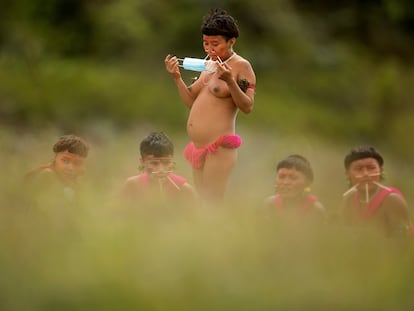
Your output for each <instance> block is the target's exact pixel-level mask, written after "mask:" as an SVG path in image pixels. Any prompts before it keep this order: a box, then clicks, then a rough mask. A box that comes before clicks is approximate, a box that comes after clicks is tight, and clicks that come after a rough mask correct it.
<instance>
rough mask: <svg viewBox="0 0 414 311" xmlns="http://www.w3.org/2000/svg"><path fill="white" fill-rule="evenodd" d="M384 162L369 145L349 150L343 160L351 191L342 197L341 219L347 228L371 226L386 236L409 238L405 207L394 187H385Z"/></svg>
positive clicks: (410, 225) (407, 214)
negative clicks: (405, 236) (406, 236)
mask: <svg viewBox="0 0 414 311" xmlns="http://www.w3.org/2000/svg"><path fill="white" fill-rule="evenodd" d="M383 165H384V159H383V157H382V156H381V154H380V153H379V152H378V151H377V150H376V149H375V148H374V147H370V146H362V147H356V148H354V149H352V150H351V151H350V152H349V153H348V154H347V155H346V156H345V159H344V166H345V173H346V176H347V178H348V180H349V184H350V186H351V188H350V189H349V190H347V191H346V192H345V193H344V194H343V202H342V208H341V218H342V220H343V222H344V223H345V224H346V225H350V226H362V227H368V226H370V227H371V226H373V227H375V228H379V229H380V230H381V231H382V232H383V233H385V235H386V236H398V235H412V232H413V225H412V222H411V220H410V216H409V211H408V205H407V202H406V201H405V199H404V196H403V194H402V193H401V191H399V190H398V189H397V188H394V187H389V186H385V185H383V184H382V181H383V173H384V169H383Z"/></svg>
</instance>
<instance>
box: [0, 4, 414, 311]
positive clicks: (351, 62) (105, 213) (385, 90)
mask: <svg viewBox="0 0 414 311" xmlns="http://www.w3.org/2000/svg"><path fill="white" fill-rule="evenodd" d="M216 6H220V7H222V8H225V9H227V10H228V11H229V12H230V13H231V14H233V15H234V16H235V17H236V18H237V20H238V21H239V26H240V30H241V36H240V38H239V39H238V41H237V44H236V46H235V50H236V52H237V53H239V54H241V55H242V56H244V57H246V58H247V59H249V60H250V61H251V63H252V65H253V67H254V68H255V71H256V74H257V81H258V82H257V96H256V102H255V108H254V110H253V112H252V113H251V114H250V115H248V116H245V115H242V114H240V115H239V120H238V129H237V131H238V133H240V134H241V135H242V137H243V141H244V142H243V146H242V148H241V149H240V151H239V161H238V163H237V166H236V168H235V172H234V174H233V176H232V180H231V184H230V189H229V195H228V198H227V200H226V204H225V205H223V206H220V207H218V208H217V209H213V210H207V211H206V210H190V211H188V210H180V209H177V210H174V211H172V212H171V211H165V210H158V209H154V210H153V211H151V212H148V213H145V212H142V211H140V212H139V211H136V212H132V213H126V214H125V213H124V212H121V211H119V209H118V208H119V204H118V202H117V201H116V200H115V199H114V194H115V193H116V191H117V189H118V187H119V186H120V185H121V183H122V182H123V181H124V180H125V178H126V177H128V176H130V175H132V174H136V168H137V163H136V160H137V157H138V141H139V140H140V139H141V138H142V137H143V136H144V135H146V134H147V133H148V132H149V131H152V130H163V131H166V132H167V133H168V134H169V135H170V136H171V137H172V139H173V141H174V143H175V145H176V160H177V171H178V172H179V173H180V174H182V175H184V176H186V177H187V178H188V179H190V180H191V173H190V168H189V166H188V165H187V163H185V162H184V160H183V159H182V157H181V151H182V150H183V148H184V145H185V144H186V143H187V138H186V135H185V120H186V117H187V111H186V108H185V107H184V105H183V104H182V103H181V101H180V99H179V97H178V95H177V92H176V90H175V87H174V84H173V82H172V81H171V79H170V77H168V76H167V74H166V73H165V70H164V66H163V59H164V57H165V55H166V54H167V53H174V54H176V55H178V56H181V57H184V56H193V57H203V56H204V55H203V51H202V48H201V39H200V33H199V25H200V22H201V17H202V16H203V15H204V14H205V13H206V12H207V11H208V9H209V8H210V7H216ZM413 23H414V7H413V4H412V2H411V1H408V0H407V1H402V0H395V1H392V0H382V1H345V0H343V1H336V2H335V4H333V2H331V1H320V0H318V1H316V0H309V1H305V0H296V1H287V0H279V1H266V0H262V1H256V2H251V1H244V0H239V1H231V0H227V1H198V2H197V3H195V2H194V1H189V0H177V1H166V0H165V1H162V0H156V1H145V0H141V1H129V0H122V1H111V0H108V1H82V0H71V1H70V0H43V1H30V0H19V1H12V0H4V1H2V9H1V10H0V121H1V126H0V145H1V147H2V148H1V151H0V162H1V163H2V164H3V178H2V181H1V184H0V188H1V190H0V193H1V196H0V207H1V217H0V228H1V231H2V233H3V234H2V235H1V243H2V245H3V247H2V250H1V252H0V271H1V272H2V275H3V277H2V281H1V282H0V286H1V291H0V292H1V294H0V295H1V299H0V309H2V310H95V309H96V310H98V309H99V310H113V309H145V310H164V309H166V308H169V309H173V310H174V309H176V310H183V309H187V310H194V309H196V310H200V309H205V310H217V309H226V310H229V309H241V310H252V309H254V310H256V309H258V310H268V309H272V310H273V309H276V308H280V309H289V310H291V309H307V310H308V309H310V310H320V309H326V310H328V309H329V310H332V309H335V310H338V309H339V310H354V309H361V310H390V309H398V310H411V309H412V308H413V306H414V299H413V297H412V292H413V286H412V281H411V279H410V276H411V275H412V274H413V271H412V270H413V268H412V267H413V265H412V262H413V257H414V251H413V249H412V246H411V245H406V244H405V243H403V242H400V241H388V240H386V241H384V240H383V239H381V238H379V237H377V236H375V235H372V236H370V235H368V236H366V237H365V238H358V237H357V236H355V235H353V234H350V233H349V232H344V231H343V230H342V228H340V227H338V226H336V225H335V223H333V224H332V226H329V227H326V228H315V227H312V228H308V227H303V228H302V227H297V226H293V227H291V226H289V224H283V223H275V222H270V223H269V222H266V221H264V220H263V219H262V218H261V217H260V216H259V215H260V213H258V211H259V210H260V207H261V202H262V200H263V199H264V197H265V196H267V195H270V194H271V193H272V192H273V190H274V189H273V178H274V167H275V165H276V162H277V161H279V160H280V159H281V158H283V157H285V156H286V155H288V154H290V153H302V154H303V155H305V156H306V157H308V158H309V160H310V161H311V163H312V165H313V167H314V171H315V176H316V179H315V183H314V185H313V191H314V192H315V193H316V194H317V195H318V196H319V197H320V199H321V201H322V202H323V203H324V204H325V205H326V207H327V209H328V212H329V214H330V215H331V216H332V218H334V215H335V212H336V208H337V204H338V202H339V200H340V198H341V193H343V192H344V191H345V190H346V188H347V183H346V181H345V178H344V172H343V166H342V160H343V157H344V155H345V154H346V153H347V152H348V150H349V149H350V148H351V147H353V146H354V145H356V144H362V143H364V144H372V145H375V146H377V147H378V148H379V149H380V151H381V152H383V154H384V157H385V170H386V183H387V184H390V185H393V186H397V187H399V188H400V189H401V190H402V191H403V192H404V193H405V194H406V196H407V199H408V201H409V202H414V191H413V189H414V181H413V180H412V176H411V175H412V171H413V168H414V166H413V164H412V160H411V159H412V158H413V156H414V146H413V144H412V143H411V135H412V133H413V132H414V122H413V121H414V120H413V118H414V114H413V113H412V112H413V111H412V110H413V105H412V102H413V99H414V92H413V90H412V86H413V85H414V72H413V71H414V69H413V68H414V67H413V55H414V53H413V52H414V43H413V40H414V39H413V38H414V35H413V29H414V28H413V27H412V26H413ZM183 74H184V78H185V79H186V81H188V82H190V81H191V78H192V76H194V74H193V73H191V72H184V73H183ZM68 132H73V133H76V134H78V135H81V136H84V137H85V138H86V139H87V140H88V141H90V142H91V145H92V149H91V154H90V157H89V163H88V173H87V176H85V180H84V182H85V185H86V186H87V189H88V191H87V192H86V196H85V197H84V198H83V201H81V202H80V203H79V205H78V206H77V207H76V208H74V209H71V210H65V209H63V208H62V209H58V208H57V209H56V210H42V209H40V210H37V209H34V210H32V209H27V206H26V202H25V200H24V199H25V196H24V195H23V194H24V193H25V188H24V186H23V185H22V183H21V179H22V176H23V175H24V173H25V172H27V171H28V170H29V169H31V168H32V167H34V166H36V165H37V164H40V163H44V162H47V161H48V160H49V159H51V157H52V154H51V153H52V152H51V146H52V145H53V143H54V142H55V140H56V138H57V137H58V136H59V135H61V134H63V133H68ZM252 181H254V182H252Z"/></svg>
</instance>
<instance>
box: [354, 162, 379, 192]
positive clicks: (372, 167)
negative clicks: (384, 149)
mask: <svg viewBox="0 0 414 311" xmlns="http://www.w3.org/2000/svg"><path fill="white" fill-rule="evenodd" d="M381 174H382V168H381V167H380V165H379V164H378V161H377V160H376V159H374V158H365V159H360V160H356V161H354V162H352V163H351V165H350V166H349V168H348V171H347V176H348V178H349V180H350V182H351V184H352V185H353V186H354V185H356V184H359V186H358V188H360V190H364V189H365V187H366V186H365V185H368V188H369V189H370V190H371V189H373V188H376V185H375V182H379V181H380V180H381Z"/></svg>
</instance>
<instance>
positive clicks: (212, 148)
mask: <svg viewBox="0 0 414 311" xmlns="http://www.w3.org/2000/svg"><path fill="white" fill-rule="evenodd" d="M241 143H242V140H241V137H240V136H239V135H221V136H220V137H219V138H218V139H217V140H216V141H215V142H214V143H212V144H211V145H208V146H205V147H201V148H196V146H195V145H194V143H193V142H190V143H189V144H188V145H187V147H185V150H184V157H185V158H186V159H187V160H188V162H190V163H191V165H192V167H193V168H202V167H203V165H204V162H205V161H206V157H207V155H208V154H210V153H216V152H217V149H218V147H224V148H231V149H235V148H238V147H240V145H241Z"/></svg>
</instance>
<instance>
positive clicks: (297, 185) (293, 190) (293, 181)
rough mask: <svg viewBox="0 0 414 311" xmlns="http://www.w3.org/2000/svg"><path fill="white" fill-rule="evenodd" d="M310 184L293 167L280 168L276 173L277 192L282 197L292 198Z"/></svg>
mask: <svg viewBox="0 0 414 311" xmlns="http://www.w3.org/2000/svg"><path fill="white" fill-rule="evenodd" d="M309 184H310V182H309V180H308V178H307V177H306V176H305V175H304V174H303V173H302V172H300V171H298V170H296V169H294V168H280V169H279V170H278V171H277V173H276V189H277V193H278V194H280V195H281V196H282V197H284V198H294V197H297V196H299V195H301V194H302V193H303V191H304V190H305V188H306V187H308V186H309Z"/></svg>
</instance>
